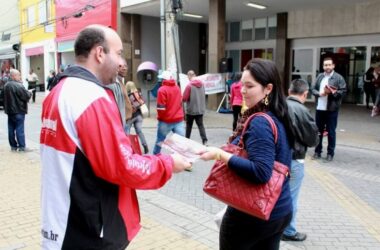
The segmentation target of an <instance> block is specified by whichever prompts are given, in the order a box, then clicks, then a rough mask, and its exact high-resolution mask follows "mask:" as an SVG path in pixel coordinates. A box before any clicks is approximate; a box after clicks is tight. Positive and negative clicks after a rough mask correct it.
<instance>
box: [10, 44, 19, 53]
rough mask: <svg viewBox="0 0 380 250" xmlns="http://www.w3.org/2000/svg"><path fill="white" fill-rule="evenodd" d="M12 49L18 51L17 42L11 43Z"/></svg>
mask: <svg viewBox="0 0 380 250" xmlns="http://www.w3.org/2000/svg"><path fill="white" fill-rule="evenodd" d="M12 49H13V50H14V51H17V52H20V44H19V43H15V44H13V45H12Z"/></svg>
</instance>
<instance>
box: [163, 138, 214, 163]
mask: <svg viewBox="0 0 380 250" xmlns="http://www.w3.org/2000/svg"><path fill="white" fill-rule="evenodd" d="M161 147H163V148H165V149H167V150H169V151H170V152H172V153H177V154H179V155H181V156H182V157H183V158H184V159H185V160H186V161H188V162H190V163H193V162H195V161H196V160H198V159H199V157H200V155H199V154H200V153H201V152H205V151H206V150H207V147H206V146H204V145H202V144H200V143H198V142H196V141H193V140H190V139H188V138H186V137H184V136H180V135H178V134H175V133H170V134H169V135H168V136H167V137H166V139H165V141H163V143H162V145H161Z"/></svg>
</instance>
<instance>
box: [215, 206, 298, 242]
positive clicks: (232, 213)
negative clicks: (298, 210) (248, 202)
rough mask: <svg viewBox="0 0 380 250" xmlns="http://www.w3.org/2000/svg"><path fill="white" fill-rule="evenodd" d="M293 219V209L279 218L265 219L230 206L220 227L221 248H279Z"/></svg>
mask: <svg viewBox="0 0 380 250" xmlns="http://www.w3.org/2000/svg"><path fill="white" fill-rule="evenodd" d="M291 219H292V212H291V211H290V212H289V214H288V215H286V216H284V217H282V218H279V219H277V220H273V221H264V220H261V219H258V218H255V217H253V216H250V215H248V214H245V213H242V212H240V211H238V210H236V209H233V208H230V207H229V208H228V209H227V211H226V214H225V215H224V217H223V220H222V225H221V227H220V234H219V249H220V250H256V249H257V250H261V249H265V250H278V249H279V248H280V240H281V235H282V233H283V232H284V230H285V228H286V227H287V225H288V224H289V223H290V220H291Z"/></svg>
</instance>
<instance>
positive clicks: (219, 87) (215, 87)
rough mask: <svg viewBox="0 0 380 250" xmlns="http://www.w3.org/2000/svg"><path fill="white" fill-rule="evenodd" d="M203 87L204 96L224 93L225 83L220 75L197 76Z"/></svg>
mask: <svg viewBox="0 0 380 250" xmlns="http://www.w3.org/2000/svg"><path fill="white" fill-rule="evenodd" d="M197 78H198V79H199V80H201V81H202V82H203V84H204V86H205V92H206V95H211V94H216V93H224V92H225V82H224V78H223V75H222V74H204V75H201V76H197Z"/></svg>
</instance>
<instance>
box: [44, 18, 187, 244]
mask: <svg viewBox="0 0 380 250" xmlns="http://www.w3.org/2000/svg"><path fill="white" fill-rule="evenodd" d="M74 46H75V55H76V65H75V66H72V67H70V68H68V69H67V70H66V71H65V72H64V73H63V74H62V75H61V76H60V80H59V83H58V85H57V86H56V87H55V88H54V89H53V90H52V91H51V92H50V94H49V95H48V96H47V97H46V99H45V100H44V103H43V109H42V129H41V137H40V142H41V162H42V192H41V206H42V229H41V234H42V237H43V238H42V248H43V249H49V250H51V249H53V250H54V249H125V248H126V247H127V246H128V244H129V242H130V241H131V240H132V239H133V237H134V236H135V235H136V234H137V232H138V231H139V229H140V224H139V222H140V214H139V207H138V202H137V197H136V191H135V189H156V188H159V187H161V186H163V185H164V184H165V183H166V182H167V181H168V180H169V179H170V177H171V175H172V173H173V172H180V171H182V170H184V169H185V168H187V167H189V165H190V164H189V163H187V162H184V160H183V159H182V158H181V157H180V156H176V155H160V156H153V155H150V156H147V155H145V156H141V155H137V154H134V153H133V151H132V148H131V145H130V141H129V139H128V137H127V136H126V135H125V133H124V129H123V126H122V121H121V118H120V114H119V111H118V107H117V104H116V101H115V98H114V95H113V93H112V91H111V90H110V89H109V88H107V87H106V85H108V84H110V83H112V82H114V81H115V77H116V72H117V68H118V66H119V65H120V63H121V54H122V53H121V52H122V43H121V40H120V38H119V36H118V35H117V33H116V32H115V31H114V30H112V29H110V28H108V27H105V26H100V25H91V26H88V27H86V28H85V29H84V30H82V31H81V32H80V33H79V35H78V37H77V39H76V41H75V45H74Z"/></svg>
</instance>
